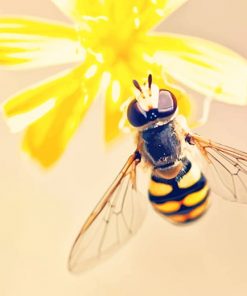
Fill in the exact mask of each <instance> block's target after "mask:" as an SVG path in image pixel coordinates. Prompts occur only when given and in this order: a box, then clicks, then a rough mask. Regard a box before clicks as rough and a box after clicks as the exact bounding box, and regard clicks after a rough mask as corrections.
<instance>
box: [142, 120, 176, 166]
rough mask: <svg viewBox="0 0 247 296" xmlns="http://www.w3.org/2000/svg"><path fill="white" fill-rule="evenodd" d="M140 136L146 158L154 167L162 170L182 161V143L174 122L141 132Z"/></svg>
mask: <svg viewBox="0 0 247 296" xmlns="http://www.w3.org/2000/svg"><path fill="white" fill-rule="evenodd" d="M140 136H141V138H142V139H143V143H144V144H143V153H144V156H145V157H146V158H147V159H148V160H149V161H150V162H151V163H152V164H153V166H154V167H156V168H161V169H162V167H167V166H169V165H172V164H173V163H174V162H176V161H177V160H179V159H180V157H181V141H180V139H179V136H178V135H177V132H176V129H175V125H174V121H170V122H169V123H167V124H164V125H158V126H155V127H151V128H148V129H146V130H144V131H141V132H140Z"/></svg>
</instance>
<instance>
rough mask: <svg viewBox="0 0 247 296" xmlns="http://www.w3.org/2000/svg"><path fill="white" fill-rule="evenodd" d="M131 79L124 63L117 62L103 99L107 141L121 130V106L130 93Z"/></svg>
mask: <svg viewBox="0 0 247 296" xmlns="http://www.w3.org/2000/svg"><path fill="white" fill-rule="evenodd" d="M131 80H132V77H131V73H130V71H129V70H128V68H127V67H126V65H124V64H122V63H119V64H118V65H117V66H116V67H115V69H113V70H112V77H111V81H110V83H109V85H108V88H107V91H106V99H105V139H106V141H107V142H110V141H111V140H113V139H114V138H116V137H117V136H119V134H120V132H121V130H120V121H121V118H122V116H123V114H122V111H121V106H122V104H123V103H124V102H125V101H126V100H127V99H128V98H129V97H130V95H131V94H132V92H131Z"/></svg>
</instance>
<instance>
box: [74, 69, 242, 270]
mask: <svg viewBox="0 0 247 296" xmlns="http://www.w3.org/2000/svg"><path fill="white" fill-rule="evenodd" d="M133 83H134V86H135V88H136V89H137V95H136V96H135V98H134V99H133V100H132V101H131V102H130V104H129V105H128V108H127V118H128V121H129V123H130V124H131V125H132V126H133V127H134V128H135V129H136V131H137V147H136V150H135V151H134V152H133V153H132V154H131V155H130V156H129V158H128V159H127V161H126V163H125V164H124V166H123V168H122V169H121V171H120V173H119V174H118V175H117V177H116V178H115V180H114V181H113V183H112V184H111V186H110V187H109V189H108V190H107V191H106V193H105V194H104V195H103V197H102V199H101V200H100V201H99V203H98V204H97V205H96V207H95V208H94V210H93V211H92V213H91V214H90V215H89V217H88V219H87V220H86V222H85V223H84V225H83V226H82V228H81V231H80V232H79V234H78V236H77V238H76V240H75V242H74V244H73V247H72V250H71V253H70V256H69V269H70V270H71V271H74V272H78V271H82V270H84V269H87V268H88V267H90V266H93V265H95V264H96V263H97V262H98V260H99V259H103V258H106V257H107V256H108V255H109V254H111V253H112V251H113V250H115V249H116V248H118V247H119V246H121V245H122V244H123V243H124V242H125V241H126V240H128V239H129V238H130V237H131V236H132V235H133V234H134V233H135V232H136V231H137V230H138V228H139V227H140V225H141V222H142V220H143V217H144V212H145V209H144V207H143V203H142V200H143V199H142V195H141V194H140V193H139V191H138V189H137V183H136V168H137V167H138V165H139V164H140V163H141V162H143V163H146V164H147V165H148V166H149V167H150V168H151V176H150V184H149V189H148V195H149V200H150V202H151V204H152V207H153V208H154V210H155V211H156V212H157V213H159V214H160V215H162V216H164V217H166V218H167V219H168V220H170V221H171V222H173V223H176V224H185V223H190V222H191V221H194V220H196V219H198V218H200V217H201V216H202V215H203V214H204V213H205V211H206V210H207V208H208V204H209V196H210V191H211V189H212V191H213V192H216V193H218V195H220V196H222V197H223V198H225V199H227V200H230V201H236V202H242V203H245V202H247V185H246V184H247V178H246V176H247V153H246V152H242V151H240V150H237V149H234V148H231V147H228V146H225V145H222V144H219V143H217V142H214V141H212V140H209V139H206V138H204V137H202V136H200V135H198V134H196V133H193V132H192V131H190V130H189V128H188V127H187V124H186V120H185V118H184V117H182V116H181V115H179V114H178V105H177V101H176V97H175V96H174V94H173V93H172V92H171V91H169V90H168V89H159V87H158V86H157V85H155V84H153V83H152V76H151V75H149V76H148V79H147V82H146V83H145V84H144V85H143V86H142V87H141V86H140V84H139V83H138V82H137V81H136V80H133ZM191 151H194V152H196V153H192V152H191ZM195 155H201V156H202V158H204V159H205V162H206V163H207V168H209V169H210V171H211V173H213V182H212V184H210V185H209V182H208V178H206V177H205V174H204V173H203V172H202V169H201V167H200V166H199V164H198V161H197V159H196V158H195Z"/></svg>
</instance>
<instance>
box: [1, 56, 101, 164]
mask: <svg viewBox="0 0 247 296" xmlns="http://www.w3.org/2000/svg"><path fill="white" fill-rule="evenodd" d="M100 78H101V68H100V67H99V65H97V64H94V63H93V60H92V59H88V60H87V61H86V62H85V63H84V64H83V65H81V66H79V67H77V68H75V69H74V70H73V71H70V72H66V74H63V75H60V76H59V77H56V78H53V79H51V80H50V81H48V82H46V83H44V84H41V85H40V86H38V87H33V88H31V89H29V90H27V91H26V92H24V93H22V94H20V95H18V96H16V97H14V98H12V99H9V100H8V101H7V102H6V103H5V104H4V106H3V108H4V111H5V115H6V117H7V118H8V119H7V120H8V121H9V123H10V124H11V126H12V128H13V129H16V128H17V129H20V126H21V127H22V128H24V127H25V126H26V125H28V124H29V125H30V123H32V125H30V126H29V128H28V129H27V131H26V134H25V137H24V142H23V149H24V150H25V151H26V152H27V153H28V154H30V155H31V156H32V157H33V158H35V159H37V160H38V161H39V162H40V163H41V164H42V165H43V166H45V167H48V166H50V165H52V164H53V163H54V162H55V161H56V160H57V159H58V158H59V157H60V156H61V154H62V152H63V151H64V149H65V148H66V146H67V144H68V142H69V140H70V138H71V137H72V135H73V134H74V132H75V131H76V129H77V127H78V125H79V123H80V121H81V119H82V118H83V116H84V115H85V113H86V111H87V110H88V108H89V106H90V104H91V102H92V100H93V99H94V98H95V96H96V93H97V91H98V86H99V83H100Z"/></svg>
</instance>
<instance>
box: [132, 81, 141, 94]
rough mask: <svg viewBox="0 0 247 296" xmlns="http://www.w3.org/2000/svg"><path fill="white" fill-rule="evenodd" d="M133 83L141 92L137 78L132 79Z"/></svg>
mask: <svg viewBox="0 0 247 296" xmlns="http://www.w3.org/2000/svg"><path fill="white" fill-rule="evenodd" d="M133 84H134V86H135V87H136V88H137V89H138V90H139V91H140V92H141V93H143V91H142V88H141V87H140V84H139V83H138V81H137V80H133Z"/></svg>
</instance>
